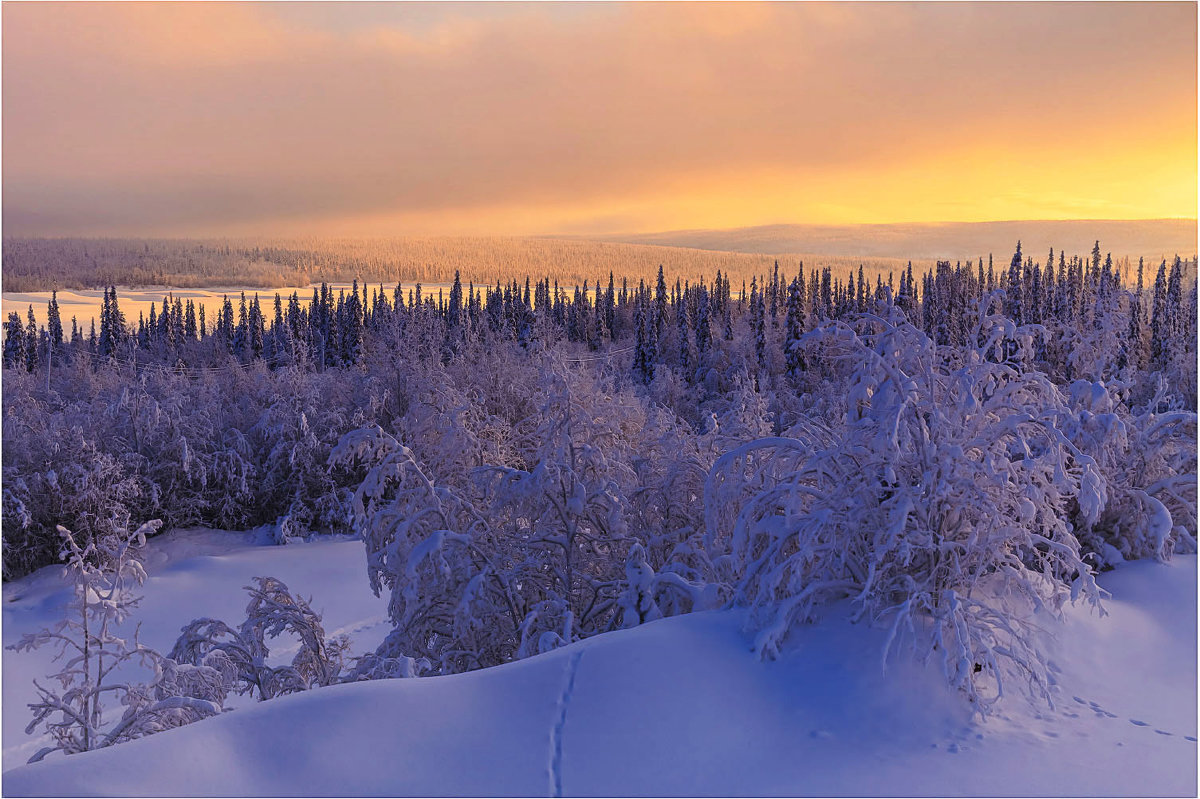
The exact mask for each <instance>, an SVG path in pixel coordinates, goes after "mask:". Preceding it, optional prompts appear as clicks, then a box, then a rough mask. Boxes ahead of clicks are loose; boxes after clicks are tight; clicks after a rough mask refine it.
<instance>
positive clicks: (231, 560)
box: [3, 542, 1197, 796]
mask: <svg viewBox="0 0 1200 799" xmlns="http://www.w3.org/2000/svg"><path fill="white" fill-rule="evenodd" d="M361 547H362V545H361V543H353V542H342V543H332V544H308V545H299V546H293V547H285V548H260V549H256V550H248V551H243V552H237V553H233V554H230V555H225V556H221V557H218V558H212V557H199V558H194V559H188V560H184V561H181V562H177V563H175V564H174V565H172V566H170V567H168V568H167V569H166V570H165V571H163V572H161V573H159V574H158V575H155V576H153V577H152V579H151V581H150V583H149V584H148V586H147V591H146V593H147V600H146V603H145V605H144V607H145V608H147V610H148V611H151V610H152V611H153V613H154V614H155V615H154V618H153V619H151V620H150V621H152V622H153V624H150V623H148V624H147V627H146V628H144V629H145V630H146V633H147V634H146V639H147V640H148V641H149V642H150V643H152V644H155V645H162V641H161V635H162V633H163V632H165V631H166V630H165V628H166V627H168V626H172V625H173V626H176V627H177V626H178V625H179V624H182V623H183V622H184V621H186V620H187V619H190V618H191V617H192V616H195V615H200V614H201V613H214V612H215V613H216V614H217V615H221V614H224V615H226V616H229V617H235V616H236V615H237V613H238V612H239V611H240V610H241V605H242V604H244V594H242V593H240V591H238V589H237V587H236V586H239V585H241V584H244V582H245V581H246V580H248V577H249V576H252V575H253V574H261V573H271V574H276V575H278V576H280V577H281V578H282V579H284V580H285V581H287V582H288V584H289V586H291V587H293V588H294V589H295V590H297V591H299V592H301V593H304V594H306V595H307V594H309V593H312V594H315V599H316V603H315V604H316V606H317V607H320V606H322V605H324V606H325V607H326V610H327V622H328V623H327V624H326V629H328V630H335V629H338V627H339V626H343V627H354V626H356V625H357V626H363V627H364V629H367V628H369V633H367V632H364V633H362V634H360V640H359V641H358V642H357V644H356V650H357V651H362V650H363V649H365V648H367V647H370V646H373V645H374V643H375V642H376V641H377V640H378V638H379V637H381V635H382V629H375V627H373V626H371V625H370V624H369V622H370V620H371V619H372V618H373V614H382V612H383V608H382V604H381V600H376V599H375V598H374V597H372V596H371V595H370V593H369V591H367V590H366V588H365V586H366V579H365V575H364V573H363V566H362V557H363V555H362V549H361ZM1196 563H1197V561H1196V558H1195V557H1194V556H1188V557H1177V558H1176V559H1175V562H1174V563H1172V564H1170V565H1162V564H1156V563H1150V562H1137V563H1130V564H1126V565H1123V566H1122V567H1120V569H1119V570H1117V571H1115V572H1112V573H1109V574H1106V575H1104V577H1103V579H1102V580H1101V583H1102V585H1103V587H1104V588H1106V589H1107V590H1109V591H1111V592H1112V594H1113V598H1112V599H1111V600H1110V601H1108V602H1107V603H1106V604H1107V608H1108V610H1109V616H1107V617H1104V618H1098V617H1095V616H1093V615H1089V613H1088V611H1087V610H1086V609H1083V608H1078V609H1072V611H1071V612H1070V613H1069V614H1068V619H1067V621H1066V622H1065V623H1064V624H1061V625H1058V626H1056V627H1055V628H1054V629H1052V630H1049V631H1048V632H1050V633H1052V634H1053V635H1054V639H1055V640H1054V642H1053V643H1052V645H1051V660H1052V662H1053V664H1054V667H1053V670H1054V672H1055V674H1056V676H1057V679H1058V681H1059V685H1058V699H1057V701H1056V707H1055V709H1053V710H1051V709H1049V708H1046V707H1041V708H1033V707H1030V706H1028V705H1025V704H1023V703H1021V701H1020V700H1016V699H1014V700H1013V701H1010V702H1008V703H1007V704H1006V705H1004V706H1002V707H1001V708H1000V709H999V711H998V713H997V714H996V716H995V717H994V718H992V719H991V720H989V721H988V722H987V723H986V724H982V725H978V724H976V723H975V722H973V721H972V720H971V718H970V717H969V715H968V713H967V710H966V707H965V704H964V703H963V702H962V701H961V699H960V697H958V696H956V695H955V694H954V693H953V691H952V689H950V688H949V687H948V686H947V685H946V683H945V680H944V678H943V677H942V676H941V674H940V672H939V671H938V670H937V668H936V664H933V663H931V664H930V665H929V666H928V667H923V666H921V665H920V664H917V663H908V662H898V663H895V664H893V665H892V666H890V667H889V669H888V671H887V674H886V675H884V674H883V673H882V672H881V668H880V652H881V650H882V647H883V644H884V637H885V633H884V632H883V631H881V630H878V629H873V628H870V627H867V626H865V625H855V624H851V623H850V622H849V620H848V619H847V616H846V613H845V612H844V611H845V608H844V606H839V607H837V608H834V609H833V610H832V611H831V612H830V614H829V615H828V616H827V617H826V618H825V619H823V620H822V621H821V622H820V623H819V624H816V625H813V626H811V627H805V628H802V629H800V630H798V631H797V632H796V634H795V635H794V636H793V638H792V639H790V640H789V642H788V645H787V646H785V648H784V651H783V653H782V656H781V657H780V658H779V659H778V660H776V661H773V662H766V663H764V662H761V661H759V660H758V658H757V657H756V656H755V655H754V653H753V652H751V650H750V645H749V641H748V638H747V637H746V636H745V635H744V634H743V633H742V632H741V629H740V627H741V625H740V622H741V619H740V615H739V614H738V613H735V612H730V611H720V612H707V613H698V614H693V615H689V616H681V617H673V618H668V619H663V620H660V621H655V622H651V623H649V624H645V625H642V626H640V627H637V628H634V629H631V630H623V631H619V632H615V633H612V634H608V635H603V636H599V637H596V638H592V639H589V640H586V641H584V642H581V643H577V644H574V645H572V646H569V647H566V648H564V649H560V650H556V651H554V652H552V653H549V654H546V655H541V656H537V657H533V658H529V659H527V660H523V661H520V662H516V663H512V664H508V665H504V666H500V667H497V668H493V669H487V670H483V671H478V672H473V673H468V674H460V675H455V676H450V677H437V678H423V679H416V680H386V681H378V682H370V683H357V684H352V685H340V686H333V687H330V688H323V689H319V690H315V691H311V692H308V693H304V694H296V695H291V696H286V697H283V698H280V699H277V700H273V701H271V702H267V703H259V704H255V705H253V706H249V707H242V708H240V709H238V710H236V711H234V712H232V713H228V714H225V715H224V716H221V717H219V718H215V719H211V720H208V721H204V722H200V723H197V724H194V725H191V726H188V727H184V728H181V729H177V730H172V731H168V732H164V733H161V734H158V735H154V736H151V737H149V738H145V739H142V740H139V741H135V742H133V743H129V744H124V745H120V746H117V747H113V748H111V749H106V750H100V751H96V752H88V753H83V754H78V755H73V756H70V757H54V758H52V759H49V760H47V761H46V762H43V763H40V764H36V765H33V766H21V767H18V768H15V769H12V770H9V771H6V772H5V773H4V779H3V790H4V793H5V795H8V796H50V795H97V794H111V795H127V796H176V795H214V796H233V795H239V796H255V795H297V796H310V795H311V796H335V795H336V796H359V795H363V796H369V795H425V796H441V795H486V796H510V795H542V794H551V795H553V794H555V793H557V792H559V791H561V793H562V794H565V795H823V796H834V795H861V796H870V795H941V796H954V795H1007V796H1023V795H1064V796H1065V795H1076V796H1084V795H1086V796H1111V795H1130V794H1134V795H1158V796H1173V795H1194V794H1195V792H1196V784H1197V783H1196V774H1197V772H1196V754H1197V752H1196V741H1195V738H1196V735H1197V733H1196V729H1197V724H1196V699H1197V695H1196ZM242 574H245V575H246V576H245V577H243V576H241V575H242ZM36 576H37V575H35V576H34V577H36ZM21 585H22V583H21V582H18V583H17V584H16V585H15V586H8V587H6V588H5V599H6V602H5V614H4V621H5V630H4V637H5V640H6V641H7V640H8V639H9V638H10V637H15V636H16V635H18V634H19V632H21V631H23V629H24V626H25V625H24V624H23V623H20V621H19V620H20V618H21V617H20V616H19V613H20V611H18V610H17V609H16V608H14V607H13V606H17V608H21V607H23V605H24V604H26V603H31V602H32V603H33V604H35V605H36V604H38V599H37V597H36V596H33V597H31V596H29V595H22V599H20V600H17V601H16V602H14V601H12V599H11V598H10V595H9V594H10V588H15V590H16V591H17V592H19V591H20V590H21ZM231 585H232V586H235V587H234V588H233V589H232V591H230V595H231V597H232V599H231V600H230V599H227V597H225V596H223V595H221V592H225V591H229V586H231ZM152 592H153V593H152ZM213 603H216V604H220V605H222V606H223V605H225V604H228V605H230V607H228V608H224V607H221V608H216V609H215V610H214V609H213ZM24 613H25V616H27V617H30V618H32V617H33V616H37V615H40V614H38V613H37V612H36V611H35V609H31V608H24ZM167 616H171V618H172V623H171V625H167V624H166V617H167ZM185 616H186V617H187V618H184V617H185ZM28 620H29V619H26V621H28ZM355 620H357V621H355ZM18 626H19V627H21V629H13V628H14V627H18ZM151 627H153V628H154V629H153V631H152V630H151V629H150V628H151ZM160 628H162V629H160ZM151 632H152V633H153V634H151ZM23 659H24V656H14V655H11V654H9V655H7V656H6V657H5V675H4V690H5V706H4V720H5V729H4V731H5V741H4V743H5V765H6V766H10V765H12V764H13V755H14V754H15V751H14V750H10V747H13V746H14V740H13V737H12V736H13V734H14V733H13V731H14V730H15V729H17V728H18V727H19V725H18V724H17V722H20V724H22V725H23V723H24V720H25V714H24V712H23V711H24V708H23V707H20V706H14V702H13V697H15V695H16V693H18V692H19V690H25V689H24V688H23V687H21V686H17V685H14V681H17V680H20V681H25V680H27V679H28V677H29V676H31V674H30V672H31V671H36V670H35V669H33V668H30V667H27V665H26V664H24V663H22V665H21V666H20V668H17V667H16V666H15V662H16V661H18V660H23ZM10 691H11V692H12V694H11V695H10ZM13 717H15V719H13ZM10 719H13V721H12V723H11V724H10Z"/></svg>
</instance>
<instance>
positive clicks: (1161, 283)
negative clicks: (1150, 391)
mask: <svg viewBox="0 0 1200 799" xmlns="http://www.w3.org/2000/svg"><path fill="white" fill-rule="evenodd" d="M1170 325H1171V321H1170V309H1169V308H1168V307H1167V262H1166V260H1165V259H1164V260H1163V262H1162V264H1161V265H1160V266H1159V267H1158V277H1157V278H1156V279H1155V281H1154V305H1153V308H1152V310H1151V314H1150V363H1151V367H1152V368H1154V369H1156V370H1159V371H1161V370H1163V369H1165V368H1166V365H1167V360H1168V359H1169V358H1170V348H1171V345H1170V337H1171V329H1170Z"/></svg>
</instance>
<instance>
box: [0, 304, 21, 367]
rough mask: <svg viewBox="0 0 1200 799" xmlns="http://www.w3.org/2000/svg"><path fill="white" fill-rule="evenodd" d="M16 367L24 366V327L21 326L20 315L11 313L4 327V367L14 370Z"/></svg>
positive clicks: (14, 312)
mask: <svg viewBox="0 0 1200 799" xmlns="http://www.w3.org/2000/svg"><path fill="white" fill-rule="evenodd" d="M18 366H20V367H22V368H24V366H25V326H24V325H22V324H21V317H20V315H19V314H18V313H17V312H16V311H13V312H12V313H10V314H9V315H8V323H7V324H5V326H4V367H5V368H6V369H16V368H17V367H18Z"/></svg>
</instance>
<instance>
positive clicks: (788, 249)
mask: <svg viewBox="0 0 1200 799" xmlns="http://www.w3.org/2000/svg"><path fill="white" fill-rule="evenodd" d="M1018 239H1019V240H1020V241H1021V248H1022V250H1023V251H1024V252H1025V253H1027V254H1029V255H1031V256H1033V257H1034V258H1035V259H1037V260H1045V256H1046V252H1047V251H1048V250H1049V249H1050V248H1051V247H1053V248H1054V250H1055V252H1058V251H1059V250H1066V252H1067V254H1068V255H1074V254H1086V253H1089V252H1091V250H1092V247H1093V245H1094V244H1095V242H1096V240H1099V241H1100V249H1101V250H1102V251H1104V252H1105V253H1110V252H1111V253H1112V254H1113V255H1114V256H1125V255H1127V256H1130V257H1132V258H1137V257H1139V256H1145V257H1147V258H1148V259H1150V260H1154V259H1158V258H1172V257H1174V256H1175V255H1176V254H1179V255H1181V256H1184V257H1185V258H1186V257H1190V256H1192V255H1194V254H1195V253H1196V220H1195V219H1146V220H1115V219H1077V220H1066V221H1047V220H1026V221H1019V220H1018V221H1009V222H936V223H921V224H895V225H763V226H760V227H747V228H736V229H732V230H672V231H667V232H663V233H645V234H634V235H627V236H604V237H599V240H601V241H611V242H622V243H628V244H657V245H663V246H669V247H691V248H695V249H701V250H717V251H722V252H740V253H756V254H772V255H774V254H784V253H821V254H824V255H835V256H857V257H874V258H912V259H914V260H915V259H938V258H941V259H952V260H953V259H963V260H965V259H968V258H978V257H980V256H981V255H987V254H988V253H991V254H993V255H995V256H996V257H999V256H1001V255H1004V256H1006V257H1007V256H1008V255H1010V254H1011V253H1012V251H1013V248H1014V247H1015V246H1016V243H1017V240H1018Z"/></svg>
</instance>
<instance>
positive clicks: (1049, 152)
mask: <svg viewBox="0 0 1200 799" xmlns="http://www.w3.org/2000/svg"><path fill="white" fill-rule="evenodd" d="M1196 141H1197V140H1196V5H1195V4H1194V3H1166V4H1155V3H1132V4H1124V3H1097V4H1093V3H1061V4H1055V3H1044V4H1043V3H996V4H985V3H933V4H927V5H920V4H902V3H887V4H823V3H799V4H772V5H750V4H737V5H725V4H703V5H693V4H683V3H669V4H645V5H642V4H639V5H623V4H592V3H570V4H543V3H537V4H500V3H485V4H479V5H454V4H442V5H432V6H431V5H425V4H416V3H403V4H384V3H368V4H324V3H304V4H284V3H272V4H263V5H251V4H245V5H243V4H238V5H234V4H224V3H222V4H166V3H162V4H156V3H138V4H124V3H100V4H78V5H59V4H51V3H13V2H6V3H4V6H3V189H4V198H3V200H4V202H3V218H4V232H5V233H6V234H10V235H12V234H18V235H21V234H31V235H246V234H248V235H253V234H280V235H291V234H313V233H316V234H321V233H327V234H337V235H402V234H439V233H453V234H462V233H480V234H526V233H615V232H642V231H653V230H665V229H674V228H703V227H738V226H745V225H756V224H771V223H780V222H796V223H804V222H811V223H837V224H841V223H855V222H921V221H985V220H997V219H1030V218H1036V219H1070V218H1117V219H1138V218H1154V217H1195V216H1196V197H1197V181H1196V175H1197V159H1196V152H1197V143H1196Z"/></svg>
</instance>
